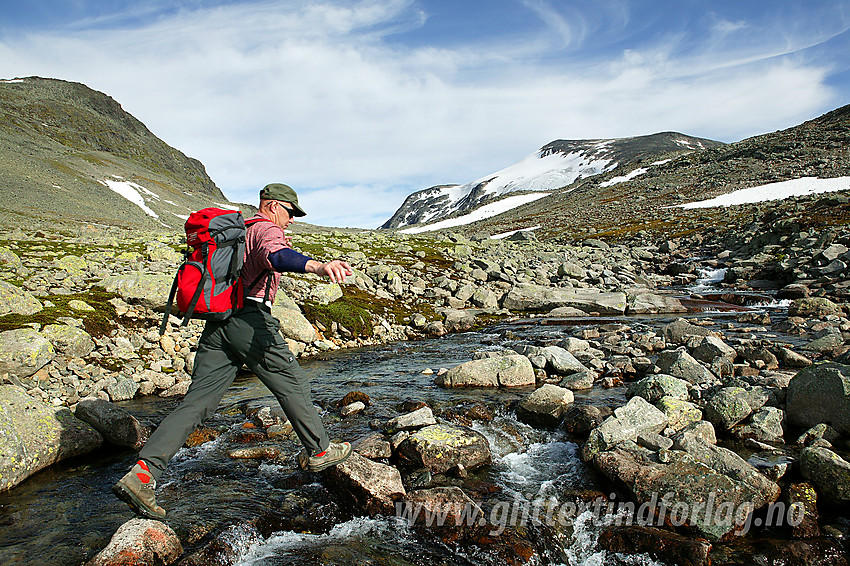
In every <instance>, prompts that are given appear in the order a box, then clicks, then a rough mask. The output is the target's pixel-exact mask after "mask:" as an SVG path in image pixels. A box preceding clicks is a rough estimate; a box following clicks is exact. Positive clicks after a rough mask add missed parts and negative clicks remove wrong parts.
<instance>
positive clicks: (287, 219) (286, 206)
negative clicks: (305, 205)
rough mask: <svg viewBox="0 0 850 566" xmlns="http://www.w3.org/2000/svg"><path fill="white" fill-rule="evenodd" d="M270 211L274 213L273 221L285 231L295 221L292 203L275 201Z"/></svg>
mask: <svg viewBox="0 0 850 566" xmlns="http://www.w3.org/2000/svg"><path fill="white" fill-rule="evenodd" d="M269 211H270V212H271V213H272V218H271V219H272V221H273V222H274V223H275V224H277V225H278V226H280V227H281V228H283V229H284V230H285V229H286V228H287V227H288V226H289V225H290V224H292V222H293V221H294V220H295V216H294V213H295V211H294V210H293V209H292V203H289V202H284V201H279V200H273V201H271V205H270V209H269Z"/></svg>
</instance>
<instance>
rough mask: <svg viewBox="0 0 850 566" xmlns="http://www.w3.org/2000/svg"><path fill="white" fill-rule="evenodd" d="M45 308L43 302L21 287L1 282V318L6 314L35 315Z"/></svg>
mask: <svg viewBox="0 0 850 566" xmlns="http://www.w3.org/2000/svg"><path fill="white" fill-rule="evenodd" d="M42 308H44V307H43V306H42V304H41V301H39V300H38V299H36V298H35V297H33V296H32V295H31V294H30V293H28V292H26V291H24V290H23V289H21V288H20V287H16V286H14V285H12V284H11V283H7V282H6V281H0V316H2V315H4V314H10V313H11V314H23V315H30V314H35V313H37V312H38V311H40V310H41V309H42Z"/></svg>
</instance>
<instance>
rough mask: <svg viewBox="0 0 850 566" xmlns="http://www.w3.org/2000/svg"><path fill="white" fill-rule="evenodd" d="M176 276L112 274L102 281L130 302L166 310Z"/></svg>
mask: <svg viewBox="0 0 850 566" xmlns="http://www.w3.org/2000/svg"><path fill="white" fill-rule="evenodd" d="M173 282H174V276H173V275H169V274H165V273H157V274H153V273H131V274H122V275H111V276H109V277H107V278H105V279H103V280H102V281H101V282H100V285H101V286H102V287H104V288H106V290H107V291H109V292H110V293H117V294H118V295H119V296H120V297H121V298H122V299H124V300H125V301H127V302H128V303H137V304H141V305H142V306H145V307H147V308H149V309H152V310H159V311H161V310H165V307H166V304H167V303H168V294H169V293H170V292H171V284H172V283H173Z"/></svg>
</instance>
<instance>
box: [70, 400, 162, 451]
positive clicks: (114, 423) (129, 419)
mask: <svg viewBox="0 0 850 566" xmlns="http://www.w3.org/2000/svg"><path fill="white" fill-rule="evenodd" d="M74 416H75V417H77V418H78V419H80V420H81V421H83V422H85V423H88V424H90V425H91V426H92V427H94V429H95V430H97V431H98V432H99V433H100V434H101V435H103V438H104V439H105V440H106V441H107V442H109V443H110V444H114V445H115V446H126V447H128V448H132V449H134V450H139V449H140V448H141V447H142V446H144V444H145V442H147V440H148V436H150V430H149V429H148V428H147V427H146V426H144V425H143V424H142V423H140V422H139V421H138V419H136V417H134V416H133V415H131V414H130V413H129V412H128V411H127V410H126V409H122V408H121V407H118V406H117V405H113V404H112V403H110V402H109V401H106V400H104V399H100V398H97V397H86V398H85V399H81V400H80V402H79V403H77V408H76V409H74Z"/></svg>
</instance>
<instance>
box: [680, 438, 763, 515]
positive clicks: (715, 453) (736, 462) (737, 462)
mask: <svg viewBox="0 0 850 566" xmlns="http://www.w3.org/2000/svg"><path fill="white" fill-rule="evenodd" d="M675 448H676V449H677V450H683V451H685V452H687V453H688V454H690V455H691V456H692V457H693V458H694V459H696V460H697V461H698V462H701V463H703V464H705V465H707V466H709V467H710V468H711V469H712V470H714V471H716V472H718V473H721V474H724V475H726V476H729V477H730V478H732V479H734V480H737V481H740V482H742V483H743V484H745V485H746V486H747V487H748V488H750V489H751V490H752V491H753V493H754V494H755V495H756V497H755V499H753V500H752V501H753V503H754V505H755V508H759V507H762V506H764V505H767V504H768V503H772V502H773V501H776V500H777V499H778V498H779V491H780V490H779V486H778V485H776V483H774V482H772V481H771V480H769V479H768V478H767V476H765V475H764V474H762V473H761V472H759V471H758V470H757V469H756V468H755V466H753V465H752V464H750V463H749V462H747V461H746V460H744V459H743V458H741V457H740V456H738V454H736V453H735V452H733V451H731V450H729V449H728V448H723V447H721V446H715V445H714V444H711V443H709V442H706V441H705V440H702V439H701V438H699V437H697V436H696V435H693V434H688V433H685V434H682V435H679V436H678V437H677V438H676V444H675Z"/></svg>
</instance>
